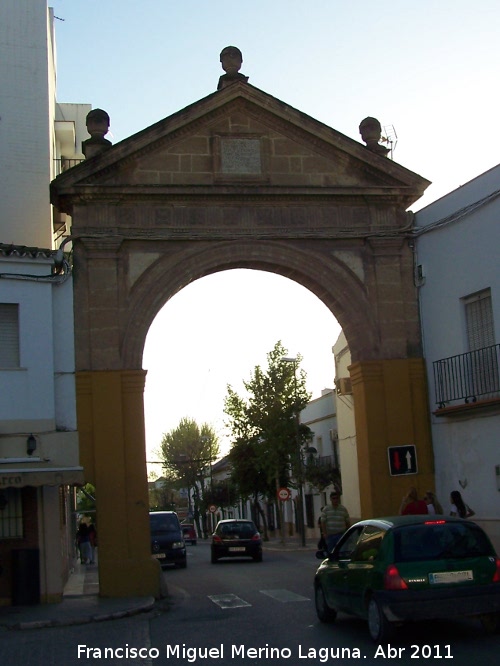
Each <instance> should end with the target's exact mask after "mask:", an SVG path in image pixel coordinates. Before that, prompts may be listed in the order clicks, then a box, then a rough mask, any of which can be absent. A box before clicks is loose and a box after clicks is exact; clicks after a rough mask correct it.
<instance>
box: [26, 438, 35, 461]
mask: <svg viewBox="0 0 500 666" xmlns="http://www.w3.org/2000/svg"><path fill="white" fill-rule="evenodd" d="M34 451H36V437H35V436H34V435H30V436H29V437H28V439H27V440H26V453H27V454H28V455H29V456H32V455H33V453H34Z"/></svg>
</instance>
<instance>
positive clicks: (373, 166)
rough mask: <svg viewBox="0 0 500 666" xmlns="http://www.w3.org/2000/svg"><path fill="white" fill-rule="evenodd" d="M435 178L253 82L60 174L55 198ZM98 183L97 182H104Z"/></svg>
mask: <svg viewBox="0 0 500 666" xmlns="http://www.w3.org/2000/svg"><path fill="white" fill-rule="evenodd" d="M428 185H429V182H428V181H427V180H425V179H424V178H422V177H420V176H418V175H417V174H415V173H413V172H411V171H409V170H407V169H405V168H404V167H402V166H400V165H399V164H397V163H395V162H393V161H391V160H390V159H388V158H387V157H384V156H380V155H378V154H375V153H373V152H372V151H370V150H369V149H368V148H367V147H366V146H365V145H363V144H362V143H360V142H357V141H354V140H353V139H350V138H349V137H347V136H345V135H343V134H341V133H340V132H337V131H335V130H334V129H332V128H331V127H328V126H327V125H324V124H323V123H320V122H319V121H317V120H315V119H313V118H311V117H310V116H307V115H305V114H303V113H301V112H300V111H298V110H296V109H294V108H293V107H290V106H288V105H287V104H285V103H284V102H281V101H280V100H278V99H276V98H274V97H272V96H270V95H268V94H267V93H264V92H263V91H261V90H259V89H258V88H255V87H253V86H251V85H249V84H247V83H235V84H233V85H231V86H228V87H227V88H224V89H222V90H221V91H218V92H216V93H213V94H212V95H209V96H208V97H205V98H204V99H202V100H200V101H198V102H196V103H194V104H192V105H191V106H189V107H187V108H185V109H183V110H181V111H179V112H177V113H175V114H173V115H172V116H169V117H167V118H165V119H164V120H161V121H160V122H158V123H156V124H155V125H152V126H151V127H148V128H146V129H145V130H143V131H141V132H139V133H137V134H135V135H133V136H131V137H129V138H128V139H125V140H124V141H122V142H120V143H118V144H116V145H115V146H112V147H110V148H108V149H106V150H104V151H103V152H101V153H99V154H98V155H95V156H94V157H92V158H91V159H88V160H86V161H85V162H83V163H82V164H80V165H78V166H76V167H73V168H72V169H70V170H68V171H67V172H65V173H63V174H62V175H60V176H59V177H58V178H57V179H56V180H55V181H54V182H53V184H52V192H53V203H55V204H56V205H58V206H59V207H60V208H61V209H62V210H64V209H66V210H68V211H69V210H70V209H71V200H72V198H73V197H74V196H77V197H79V196H81V195H84V194H86V195H88V194H89V192H93V193H97V192H99V194H100V195H101V196H106V195H111V194H112V193H113V192H114V193H117V192H118V191H120V193H121V195H122V196H127V195H129V196H132V195H133V194H137V193H139V192H141V193H142V194H143V195H145V194H151V195H153V194H154V195H155V196H161V194H164V195H165V196H168V195H169V193H172V192H175V194H176V195H177V196H179V195H180V194H181V193H182V192H184V193H185V194H191V195H193V194H195V193H196V192H198V193H199V192H201V191H205V192H206V191H207V190H209V191H210V192H215V191H217V192H219V194H221V193H224V192H226V193H228V194H229V193H230V194H232V195H234V194H235V193H237V192H239V191H240V192H246V191H247V190H248V188H251V189H252V191H255V188H256V187H258V188H259V191H261V192H263V193H266V192H267V193H268V194H269V193H277V192H280V193H286V194H287V195H288V196H293V193H294V192H300V193H301V194H302V195H303V194H305V193H311V194H313V193H314V194H324V195H330V196H331V195H335V194H339V195H344V196H345V195H356V194H358V195H359V194H360V193H363V194H364V195H370V194H373V195H374V196H376V195H381V194H383V195H384V196H389V197H397V198H398V200H399V203H400V204H402V205H406V206H407V205H410V204H411V203H412V202H413V201H415V200H416V199H418V198H419V197H420V196H421V195H422V193H423V191H424V190H425V189H426V187H427V186H428ZM96 188H97V189H96Z"/></svg>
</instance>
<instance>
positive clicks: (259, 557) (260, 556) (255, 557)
mask: <svg viewBox="0 0 500 666" xmlns="http://www.w3.org/2000/svg"><path fill="white" fill-rule="evenodd" d="M253 561H254V562H262V553H258V554H257V555H254V556H253Z"/></svg>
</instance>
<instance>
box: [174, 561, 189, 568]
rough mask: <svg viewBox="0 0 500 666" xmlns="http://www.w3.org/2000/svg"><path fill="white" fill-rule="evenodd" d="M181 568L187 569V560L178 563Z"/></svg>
mask: <svg viewBox="0 0 500 666" xmlns="http://www.w3.org/2000/svg"><path fill="white" fill-rule="evenodd" d="M176 566H177V567H179V569H185V568H186V567H187V560H186V561H185V562H179V563H178V564H177V565H176Z"/></svg>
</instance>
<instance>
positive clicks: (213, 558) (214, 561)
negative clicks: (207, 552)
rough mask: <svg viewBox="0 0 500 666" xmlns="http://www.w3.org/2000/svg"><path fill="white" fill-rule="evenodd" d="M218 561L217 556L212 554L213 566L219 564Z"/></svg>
mask: <svg viewBox="0 0 500 666" xmlns="http://www.w3.org/2000/svg"><path fill="white" fill-rule="evenodd" d="M218 561H219V558H218V557H217V555H214V553H212V564H217V562H218Z"/></svg>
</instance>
